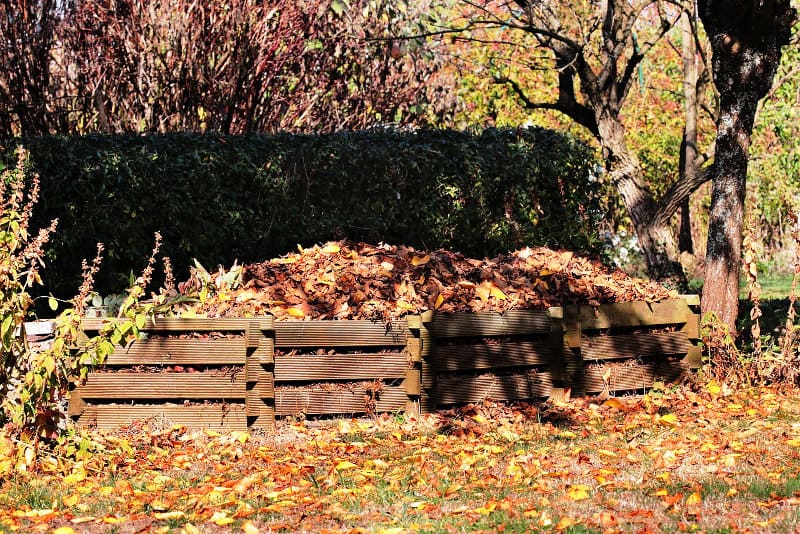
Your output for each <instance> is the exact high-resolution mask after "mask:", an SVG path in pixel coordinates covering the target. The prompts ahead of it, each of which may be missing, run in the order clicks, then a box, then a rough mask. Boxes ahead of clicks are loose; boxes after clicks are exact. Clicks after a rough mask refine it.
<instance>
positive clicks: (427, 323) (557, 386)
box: [409, 296, 700, 410]
mask: <svg viewBox="0 0 800 534" xmlns="http://www.w3.org/2000/svg"><path fill="white" fill-rule="evenodd" d="M698 306H699V299H698V298H697V297H695V296H687V297H684V298H681V299H675V300H667V301H662V302H657V303H647V302H625V303H618V304H603V305H601V306H599V307H592V306H570V307H563V308H561V307H558V308H550V309H549V310H516V311H510V312H506V313H502V314H500V313H481V314H455V315H435V314H433V313H426V314H423V315H422V316H419V317H418V318H411V319H409V328H410V329H411V330H412V332H413V334H414V335H415V336H416V337H417V338H419V339H420V341H421V345H422V350H421V360H422V366H421V367H422V391H421V396H420V399H421V403H422V407H423V409H425V410H434V409H436V408H437V407H441V406H446V405H452V404H461V403H467V402H478V401H481V400H483V399H489V398H491V399H494V400H500V401H511V400H522V399H535V398H546V397H564V396H565V395H566V394H567V393H571V394H572V395H583V394H588V393H600V392H604V391H605V392H607V393H614V392H623V391H644V390H646V389H647V388H650V387H652V386H653V383H654V382H655V381H656V380H664V381H666V382H669V381H672V380H675V379H677V378H679V377H680V376H681V374H682V373H684V372H686V371H687V370H688V369H689V368H698V367H699V366H700V347H698V341H699V338H700V316H699V314H698V313H697V309H696V308H697V307H698Z"/></svg>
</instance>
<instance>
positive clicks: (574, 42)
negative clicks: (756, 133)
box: [443, 0, 708, 288]
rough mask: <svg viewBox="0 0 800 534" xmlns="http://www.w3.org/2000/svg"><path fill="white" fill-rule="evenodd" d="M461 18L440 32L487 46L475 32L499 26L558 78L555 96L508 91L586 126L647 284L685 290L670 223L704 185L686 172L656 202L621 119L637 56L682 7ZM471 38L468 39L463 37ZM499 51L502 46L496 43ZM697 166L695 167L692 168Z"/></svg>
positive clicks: (562, 7) (523, 10)
mask: <svg viewBox="0 0 800 534" xmlns="http://www.w3.org/2000/svg"><path fill="white" fill-rule="evenodd" d="M461 3H462V5H466V6H468V9H467V10H466V14H465V15H464V16H463V20H460V21H456V22H455V23H452V22H451V23H450V25H449V26H450V27H449V28H448V29H447V30H446V31H445V32H443V33H446V34H457V35H462V36H463V35H466V38H467V39H469V40H474V41H478V42H482V41H484V40H485V39H484V37H483V36H482V35H481V34H480V32H481V31H485V30H487V29H489V30H494V29H496V28H503V29H505V30H507V31H510V32H525V33H526V34H528V35H529V36H531V37H532V38H533V39H532V44H533V45H534V46H536V47H537V49H538V51H539V54H538V55H539V57H538V60H537V63H536V64H532V65H531V66H530V68H532V69H550V70H551V71H552V72H554V73H555V74H554V77H555V80H554V82H555V85H556V91H555V92H554V93H551V94H545V95H542V93H541V92H539V91H535V90H532V89H535V88H530V87H526V86H525V85H524V84H522V83H520V81H519V80H518V79H516V78H515V77H513V76H503V75H499V76H496V80H497V81H499V82H503V83H506V84H508V85H509V86H510V87H511V88H512V89H513V91H514V92H515V93H516V95H517V97H518V99H519V101H520V102H521V103H522V105H523V106H524V107H525V108H526V109H528V110H552V111H557V112H560V113H562V114H563V115H565V116H567V117H569V118H570V119H571V120H572V121H573V122H574V123H576V124H578V125H580V126H581V127H583V128H585V129H586V130H587V131H588V132H589V133H590V134H591V135H592V136H593V137H594V138H595V139H596V140H597V141H598V143H599V145H600V147H601V148H602V152H603V157H604V160H605V166H606V170H607V172H608V178H609V179H610V181H611V183H612V184H613V187H614V188H615V190H616V191H617V193H618V195H619V197H620V198H621V199H622V202H623V204H624V206H625V209H626V211H627V214H628V216H629V218H630V220H631V224H632V226H633V228H634V230H635V232H636V235H637V239H638V242H639V245H640V248H641V250H642V252H643V254H644V257H645V260H646V262H647V268H648V272H649V274H650V276H651V277H653V278H655V279H658V280H661V281H663V282H669V283H671V284H673V285H675V286H677V287H681V288H683V287H685V286H686V277H685V274H684V272H683V269H682V267H681V265H680V263H679V250H678V244H677V240H676V237H675V232H674V230H673V228H672V225H671V219H672V217H673V215H675V213H676V212H677V211H678V209H679V207H680V206H681V204H682V203H683V201H684V200H685V199H686V198H688V196H689V195H690V194H691V193H692V192H693V191H694V190H696V189H697V187H699V186H700V185H701V184H702V183H703V182H704V181H705V180H707V178H708V173H706V172H696V173H691V174H686V175H684V176H682V177H680V179H678V180H677V181H676V182H675V183H673V184H672V185H671V186H670V187H667V188H666V191H665V192H664V193H663V194H661V195H658V194H657V193H656V192H655V191H654V190H653V189H652V188H651V187H650V186H649V184H648V183H647V181H646V180H645V177H644V173H643V168H642V164H641V162H640V161H639V159H638V157H637V155H636V153H635V151H634V150H633V149H632V147H631V146H629V142H628V139H627V132H626V128H625V123H624V120H623V115H624V109H625V104H626V102H627V99H628V96H629V93H630V91H631V89H632V88H633V87H636V85H637V84H638V79H637V75H638V69H639V67H640V65H641V64H642V61H643V59H644V58H645V57H646V56H647V54H648V53H649V52H650V51H651V50H652V49H653V47H654V46H655V45H656V43H658V42H659V41H660V40H661V39H662V38H663V37H664V35H665V34H666V33H667V32H669V31H670V30H671V29H672V28H673V27H674V26H675V25H676V24H677V22H678V21H679V20H680V17H681V13H682V12H683V10H684V9H685V7H686V6H685V5H684V3H683V2H680V1H664V0H603V1H601V2H597V1H589V0H584V1H579V2H570V3H564V2H558V1H555V0H536V1H533V0H516V1H515V2H504V1H496V2H492V1H489V2H480V3H478V2H472V1H470V0H462V2H461ZM465 32H468V33H465ZM495 42H496V43H497V44H498V45H500V46H502V45H503V44H504V43H503V41H502V40H498V41H495ZM690 164H691V165H693V166H695V167H696V166H697V164H698V162H690Z"/></svg>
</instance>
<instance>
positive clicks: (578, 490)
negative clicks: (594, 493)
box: [567, 484, 591, 501]
mask: <svg viewBox="0 0 800 534" xmlns="http://www.w3.org/2000/svg"><path fill="white" fill-rule="evenodd" d="M590 489H591V488H590V487H589V486H585V485H583V484H575V485H573V486H570V487H569V489H568V490H567V497H569V498H570V499H572V500H573V501H582V500H584V499H588V498H589V490H590Z"/></svg>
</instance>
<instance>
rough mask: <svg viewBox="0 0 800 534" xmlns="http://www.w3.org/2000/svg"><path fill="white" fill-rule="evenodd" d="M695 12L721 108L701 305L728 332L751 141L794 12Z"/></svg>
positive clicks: (741, 4)
mask: <svg viewBox="0 0 800 534" xmlns="http://www.w3.org/2000/svg"><path fill="white" fill-rule="evenodd" d="M698 11H699V15H700V19H701V20H702V21H703V25H704V26H705V29H706V33H707V34H708V38H709V40H710V41H711V45H712V50H713V56H712V69H713V73H714V84H715V85H716V87H717V90H718V91H719V108H720V115H719V119H718V121H717V138H716V149H715V170H714V174H713V186H712V194H711V212H710V215H709V227H708V244H707V248H706V267H705V285H704V287H703V298H702V308H703V311H704V312H709V311H713V312H715V313H716V314H717V315H718V317H719V319H720V320H721V321H723V322H724V323H726V324H727V325H729V327H730V328H731V330H734V329H735V322H736V317H737V313H738V306H739V299H738V289H739V271H740V269H741V253H742V224H743V219H744V202H745V191H746V179H747V165H748V159H749V149H750V138H751V134H752V133H753V123H754V121H755V116H756V110H757V107H758V102H759V101H760V100H761V99H762V98H764V97H765V96H766V95H767V93H768V92H769V90H770V88H771V87H772V83H773V78H774V76H775V73H776V71H777V69H778V65H779V64H780V60H781V54H782V49H783V47H784V46H786V45H788V44H789V41H790V38H791V30H792V26H793V24H794V23H795V21H796V18H797V11H796V10H795V9H794V8H793V7H791V5H790V2H789V0H698Z"/></svg>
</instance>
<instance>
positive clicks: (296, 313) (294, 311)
mask: <svg viewBox="0 0 800 534" xmlns="http://www.w3.org/2000/svg"><path fill="white" fill-rule="evenodd" d="M286 313H287V314H288V315H290V316H291V317H294V318H296V319H302V318H303V317H305V316H306V314H305V312H304V311H303V310H301V309H300V308H286Z"/></svg>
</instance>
